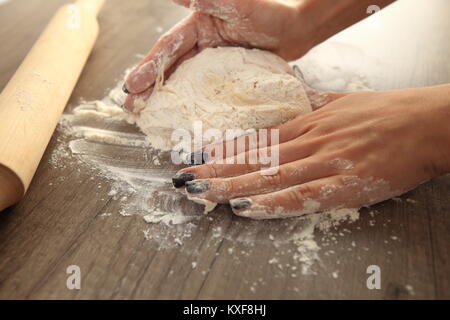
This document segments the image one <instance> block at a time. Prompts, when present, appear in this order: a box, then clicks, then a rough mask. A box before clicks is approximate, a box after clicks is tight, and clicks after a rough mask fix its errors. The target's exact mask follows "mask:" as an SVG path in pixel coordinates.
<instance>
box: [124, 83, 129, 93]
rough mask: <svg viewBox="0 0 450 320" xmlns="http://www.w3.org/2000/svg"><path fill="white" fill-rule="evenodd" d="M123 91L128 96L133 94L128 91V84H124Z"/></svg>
mask: <svg viewBox="0 0 450 320" xmlns="http://www.w3.org/2000/svg"><path fill="white" fill-rule="evenodd" d="M122 90H123V92H125V93H126V94H130V93H131V92H130V91H129V90H128V88H127V84H126V83H124V84H123V87H122Z"/></svg>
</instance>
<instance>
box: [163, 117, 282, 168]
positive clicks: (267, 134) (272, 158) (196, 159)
mask: <svg viewBox="0 0 450 320" xmlns="http://www.w3.org/2000/svg"><path fill="white" fill-rule="evenodd" d="M193 133H194V136H192V134H191V132H190V131H188V130H185V129H178V130H175V131H174V132H173V133H172V141H173V142H174V143H175V144H176V145H175V146H174V148H173V151H172V152H171V158H172V162H173V163H174V164H175V165H181V164H186V165H201V164H217V165H226V164H229V165H248V166H250V167H249V169H254V168H255V167H258V168H259V170H261V174H263V175H274V174H276V173H277V171H278V167H279V165H280V147H279V145H280V132H279V130H278V129H271V130H268V129H260V130H242V129H229V130H226V131H225V132H223V131H221V130H219V129H208V130H206V131H203V123H202V121H195V122H194V125H193ZM205 142H209V143H210V144H208V145H206V146H204V143H205Z"/></svg>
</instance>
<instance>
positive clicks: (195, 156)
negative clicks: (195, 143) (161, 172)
mask: <svg viewBox="0 0 450 320" xmlns="http://www.w3.org/2000/svg"><path fill="white" fill-rule="evenodd" d="M208 159H209V155H208V153H207V152H203V151H197V152H194V153H191V154H188V155H187V157H186V163H187V164H189V165H191V166H196V165H200V164H205V163H206V162H208Z"/></svg>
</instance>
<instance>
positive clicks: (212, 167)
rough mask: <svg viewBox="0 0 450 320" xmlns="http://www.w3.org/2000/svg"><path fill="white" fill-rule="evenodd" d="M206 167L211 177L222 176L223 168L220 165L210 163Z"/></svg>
mask: <svg viewBox="0 0 450 320" xmlns="http://www.w3.org/2000/svg"><path fill="white" fill-rule="evenodd" d="M206 168H207V169H208V175H209V176H210V177H211V178H219V177H220V172H221V171H222V169H220V165H217V164H209V165H207V166H206Z"/></svg>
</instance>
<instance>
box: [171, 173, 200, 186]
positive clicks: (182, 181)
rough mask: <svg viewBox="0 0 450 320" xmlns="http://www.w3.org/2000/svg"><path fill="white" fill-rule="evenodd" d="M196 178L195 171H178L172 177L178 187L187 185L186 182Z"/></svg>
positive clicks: (174, 184)
mask: <svg viewBox="0 0 450 320" xmlns="http://www.w3.org/2000/svg"><path fill="white" fill-rule="evenodd" d="M195 179H196V175H195V173H193V172H182V173H177V174H176V175H175V177H173V178H172V183H173V186H174V187H175V188H177V189H179V188H182V187H184V186H185V185H186V182H188V181H193V180H195Z"/></svg>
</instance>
